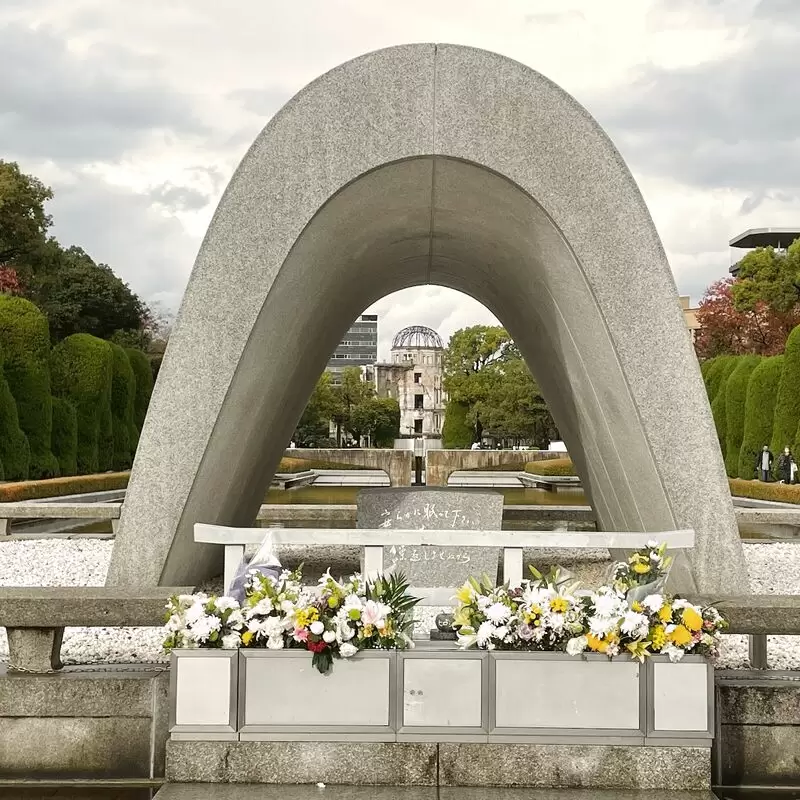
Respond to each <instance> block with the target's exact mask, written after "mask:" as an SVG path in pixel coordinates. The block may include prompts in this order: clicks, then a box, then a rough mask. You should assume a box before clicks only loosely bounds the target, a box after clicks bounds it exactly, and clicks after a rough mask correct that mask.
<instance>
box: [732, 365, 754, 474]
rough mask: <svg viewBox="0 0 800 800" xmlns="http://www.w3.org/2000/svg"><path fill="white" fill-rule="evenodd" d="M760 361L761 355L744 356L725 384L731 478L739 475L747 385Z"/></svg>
mask: <svg viewBox="0 0 800 800" xmlns="http://www.w3.org/2000/svg"><path fill="white" fill-rule="evenodd" d="M760 361H761V357H760V356H742V357H741V358H740V359H739V363H738V364H737V365H736V369H734V370H733V372H731V374H730V377H729V378H728V382H727V383H726V384H725V471H726V472H727V473H728V477H729V478H737V477H739V452H740V450H741V449H742V437H743V436H744V413H745V402H746V400H747V386H748V384H749V381H750V376H751V375H752V374H753V370H755V368H756V367H757V366H758V365H759V362H760Z"/></svg>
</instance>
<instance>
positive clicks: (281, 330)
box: [109, 45, 745, 591]
mask: <svg viewBox="0 0 800 800" xmlns="http://www.w3.org/2000/svg"><path fill="white" fill-rule="evenodd" d="M425 283H434V284H441V285H443V286H448V287H451V288H454V289H459V290H461V291H463V292H466V293H467V294H470V295H472V296H473V297H475V298H476V299H478V300H479V301H481V302H482V303H484V305H486V306H487V307H488V308H489V309H490V310H491V311H493V312H494V313H495V314H496V315H497V316H498V318H499V319H501V321H502V322H503V323H504V324H505V325H506V327H507V328H508V329H509V331H510V333H511V335H512V336H513V337H514V339H515V341H516V342H517V344H518V345H519V347H520V349H521V351H522V353H523V355H524V356H525V358H526V361H528V363H529V364H530V365H531V368H532V370H533V372H534V374H535V375H536V377H537V380H538V381H539V382H540V384H541V386H542V389H543V393H544V395H545V397H546V398H547V400H548V404H549V405H550V407H551V408H552V409H553V411H554V414H555V416H556V420H557V422H558V424H559V428H560V430H561V432H562V434H563V435H564V438H565V440H566V442H567V445H568V447H569V449H570V452H571V453H572V455H573V457H574V458H575V460H576V463H577V465H578V468H579V471H580V473H581V475H582V478H583V480H584V483H585V485H586V488H587V490H588V492H589V494H590V496H591V498H592V503H593V505H594V507H595V510H596V512H597V515H598V519H599V521H600V523H601V525H602V526H603V527H605V528H606V529H616V530H664V529H669V528H679V527H693V528H695V530H696V531H697V534H698V537H697V547H696V550H695V554H694V556H693V566H694V571H695V576H696V578H697V581H698V583H699V585H700V586H701V587H702V588H703V589H707V590H709V591H720V590H724V589H725V588H729V587H727V586H726V583H727V577H728V576H730V575H735V576H742V575H744V574H745V572H744V566H743V557H742V550H741V545H740V543H739V540H738V535H737V529H736V523H735V519H734V515H733V508H732V504H731V500H730V495H729V492H728V488H727V483H726V480H725V476H724V472H723V468H722V461H721V457H720V452H719V447H718V444H717V439H716V433H715V429H714V425H713V422H712V420H711V416H710V412H709V408H708V402H707V400H706V396H705V392H704V389H703V384H702V380H701V378H700V373H699V369H698V366H697V362H696V359H695V357H694V354H693V352H692V349H691V344H690V341H689V337H688V335H687V333H686V330H685V327H684V323H683V319H682V316H681V311H680V308H679V304H678V300H677V296H676V291H675V285H674V281H673V278H672V274H671V272H670V269H669V265H668V263H667V261H666V257H665V254H664V252H663V248H662V246H661V243H660V241H659V238H658V235H657V233H656V231H655V228H654V226H653V224H652V220H651V219H650V216H649V213H648V211H647V208H646V206H645V204H644V201H643V199H642V197H641V195H640V193H639V190H638V188H637V186H636V184H635V182H634V180H633V178H632V177H631V175H630V173H629V172H628V170H627V168H626V166H625V164H624V163H623V161H622V159H621V157H620V156H619V154H618V153H617V151H616V149H615V148H614V146H613V145H612V144H611V142H610V141H609V139H608V137H607V136H606V135H605V133H604V132H603V131H602V129H601V128H600V127H599V126H598V125H597V123H596V122H595V121H594V120H593V119H592V118H591V117H590V116H589V114H588V113H587V112H586V111H585V110H584V109H583V108H582V107H581V106H580V105H579V104H578V103H577V102H576V101H575V100H574V99H573V98H572V97H570V96H569V95H567V94H566V93H565V92H564V91H563V90H561V89H560V88H559V87H557V86H556V85H555V84H553V83H552V82H550V81H549V80H547V79H545V78H544V77H543V76H541V75H539V74H538V73H536V72H534V71H533V70H531V69H529V68H527V67H525V66H523V65H521V64H519V63H517V62H514V61H511V60H509V59H507V58H504V57H502V56H499V55H496V54H493V53H488V52H485V51H480V50H474V49H471V48H465V47H459V46H453V45H407V46H401V47H396V48H390V49H388V50H382V51H378V52H375V53H371V54H368V55H366V56H363V57H361V58H358V59H356V60H354V61H351V62H348V63H346V64H344V65H342V66H340V67H338V68H336V69H335V70H333V71H331V72H329V73H327V74H326V75H324V76H322V77H321V78H319V79H317V80H316V81H314V82H313V83H312V84H310V85H309V86H307V87H306V88H305V89H303V90H302V91H301V92H300V93H299V94H298V95H296V96H295V97H294V98H293V99H292V100H291V101H290V102H289V103H288V104H287V105H286V106H285V107H284V108H283V109H282V110H281V111H280V112H279V113H278V114H277V115H276V116H275V117H274V118H273V119H272V120H271V121H270V123H269V124H268V125H267V126H266V128H265V129H264V131H263V132H262V133H261V135H260V136H259V137H258V138H257V139H256V141H255V143H254V144H253V146H252V147H251V149H250V151H249V152H248V153H247V155H246V156H245V158H244V159H243V161H242V163H241V165H240V166H239V168H238V170H237V171H236V173H235V174H234V176H233V178H232V179H231V182H230V184H229V186H228V188H227V189H226V191H225V194H224V195H223V197H222V200H221V201H220V204H219V207H218V209H217V212H216V214H215V216H214V219H213V220H212V222H211V225H210V227H209V230H208V233H207V235H206V237H205V240H204V242H203V245H202V247H201V249H200V252H199V254H198V257H197V261H196V263H195V267H194V270H193V272H192V276H191V279H190V283H189V287H188V289H187V292H186V295H185V297H184V301H183V305H182V307H181V311H180V314H179V317H178V320H177V322H176V325H175V328H174V331H173V333H172V337H171V339H170V343H169V347H168V348H167V352H166V354H165V358H164V362H163V365H162V368H161V372H160V375H159V379H158V382H157V385H156V387H155V390H154V393H153V398H152V401H151V406H150V410H149V413H148V416H147V420H146V423H145V427H144V431H143V434H142V437H141V440H140V444H139V450H138V452H137V456H136V462H135V464H134V469H133V473H132V475H131V480H130V485H129V489H128V495H127V498H126V501H125V505H124V508H123V513H122V519H121V521H120V526H119V532H118V534H117V542H116V546H115V551H114V556H113V559H112V565H111V570H110V574H109V581H110V582H112V583H132V582H141V583H149V584H152V583H153V582H158V581H160V582H162V583H173V584H174V583H185V582H192V581H194V580H196V579H198V578H199V577H202V576H203V575H205V574H207V573H208V572H209V571H213V569H214V567H215V566H216V554H215V553H214V552H213V550H211V549H210V548H202V547H199V546H196V545H194V544H193V543H192V525H193V524H194V522H196V521H203V522H210V523H220V524H229V525H246V524H249V523H251V522H252V519H253V518H254V516H255V514H256V512H257V509H258V506H259V504H260V502H261V500H262V498H263V495H264V490H265V488H266V487H267V485H268V484H269V481H270V478H271V476H272V474H273V472H274V470H275V468H276V467H277V464H278V462H279V459H280V457H281V454H282V453H283V449H284V446H285V443H286V441H288V438H289V437H290V435H291V432H292V430H293V429H294V425H295V423H296V421H297V419H298V418H299V416H300V413H301V411H302V408H303V405H304V403H305V400H306V399H307V397H308V396H309V395H310V393H311V390H312V388H313V385H314V382H315V380H316V378H317V376H318V375H319V373H320V372H321V371H322V369H323V368H324V366H325V363H326V361H327V358H328V355H329V353H330V352H331V351H332V350H333V348H334V347H335V345H336V344H337V343H338V341H339V340H340V339H341V337H342V335H343V334H344V332H345V331H346V329H347V327H348V326H349V324H350V323H351V321H352V319H354V318H355V317H356V315H357V314H359V313H360V312H361V311H362V310H363V309H364V308H365V307H367V306H368V305H369V304H370V303H371V302H373V301H375V300H377V299H378V298H380V297H382V296H384V295H386V294H388V293H390V292H393V291H396V290H398V289H402V288H406V287H408V286H412V285H417V284H425ZM721 565H724V566H725V569H726V572H724V571H723V570H722V569H720V566H721Z"/></svg>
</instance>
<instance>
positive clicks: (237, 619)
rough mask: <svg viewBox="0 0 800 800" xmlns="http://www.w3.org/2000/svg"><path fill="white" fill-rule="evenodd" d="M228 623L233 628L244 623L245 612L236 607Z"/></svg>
mask: <svg viewBox="0 0 800 800" xmlns="http://www.w3.org/2000/svg"><path fill="white" fill-rule="evenodd" d="M228 625H230V627H231V628H237V627H240V626H241V625H244V614H243V613H242V609H241V608H234V609H233V611H231V613H230V615H229V616H228Z"/></svg>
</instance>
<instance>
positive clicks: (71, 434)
mask: <svg viewBox="0 0 800 800" xmlns="http://www.w3.org/2000/svg"><path fill="white" fill-rule="evenodd" d="M52 442H53V453H54V454H55V457H56V458H57V459H58V466H59V469H60V470H61V474H62V475H65V476H66V475H74V474H75V473H76V472H77V471H78V417H77V415H76V414H75V407H74V406H73V405H72V403H70V402H69V400H64V399H63V398H61V397H54V398H53V437H52Z"/></svg>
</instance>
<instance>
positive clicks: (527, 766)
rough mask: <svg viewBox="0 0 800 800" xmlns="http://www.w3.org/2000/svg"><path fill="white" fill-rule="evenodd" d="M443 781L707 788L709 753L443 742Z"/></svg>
mask: <svg viewBox="0 0 800 800" xmlns="http://www.w3.org/2000/svg"><path fill="white" fill-rule="evenodd" d="M439 782H440V784H441V785H442V786H509V787H515V786H518V787H532V788H536V787H538V788H550V789H553V788H555V789H579V788H591V789H631V788H634V787H635V788H638V789H662V790H663V789H674V790H676V791H695V790H708V789H710V788H711V764H710V751H709V750H708V749H707V748H701V747H696V748H693V747H635V746H617V747H603V746H600V745H555V744H547V745H535V744H524V745H522V744H489V745H485V744H481V745H475V744H441V745H439Z"/></svg>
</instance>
